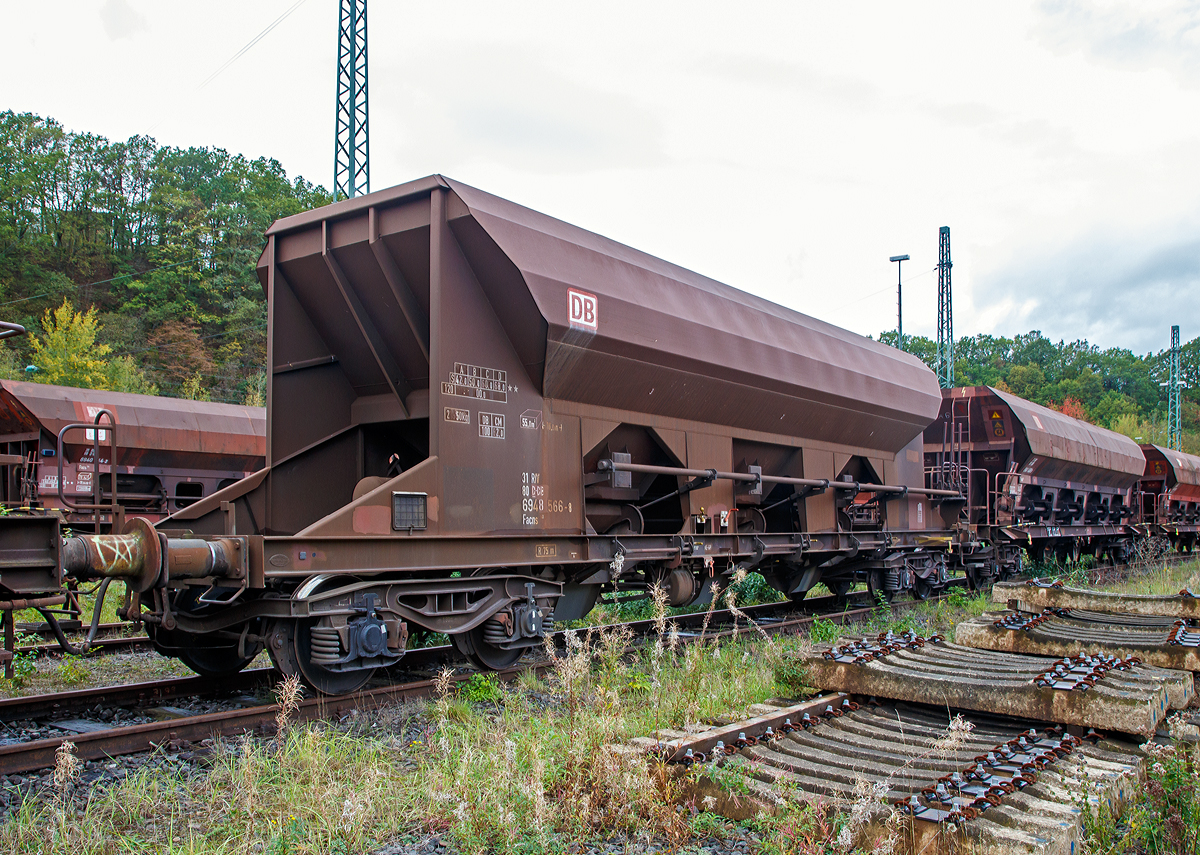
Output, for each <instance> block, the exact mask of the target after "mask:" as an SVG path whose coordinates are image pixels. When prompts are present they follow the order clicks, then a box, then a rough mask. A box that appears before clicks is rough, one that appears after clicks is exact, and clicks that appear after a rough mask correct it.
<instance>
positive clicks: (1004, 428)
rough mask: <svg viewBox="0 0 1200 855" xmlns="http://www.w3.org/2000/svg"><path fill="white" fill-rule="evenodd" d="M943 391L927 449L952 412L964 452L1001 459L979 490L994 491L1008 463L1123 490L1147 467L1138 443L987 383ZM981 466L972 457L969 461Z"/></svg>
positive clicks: (945, 436) (942, 436)
mask: <svg viewBox="0 0 1200 855" xmlns="http://www.w3.org/2000/svg"><path fill="white" fill-rule="evenodd" d="M942 394H943V396H944V400H943V402H942V409H941V413H940V418H939V419H938V420H937V421H935V422H933V423H932V424H931V425H930V426H929V428H928V429H926V431H925V434H924V441H925V452H926V453H927V454H930V453H937V452H938V451H940V449H941V448H942V446H943V443H944V442H946V441H947V440H949V438H950V435H949V433H948V432H947V422H946V418H947V417H948V416H949V415H950V414H951V413H953V415H954V420H953V424H954V426H955V427H954V431H955V432H959V431H961V433H956V434H955V436H956V440H957V441H958V442H960V443H961V448H962V449H963V450H964V451H974V452H987V451H991V452H995V453H998V454H999V455H1001V457H1002V461H1001V462H1002V465H1000V466H999V468H996V467H992V468H990V469H988V476H987V477H988V483H987V485H986V487H984V485H982V484H980V485H978V487H977V489H986V490H994V489H995V488H996V484H995V483H994V482H995V475H996V474H997V473H998V472H1000V471H1008V466H1009V463H1010V462H1011V463H1016V464H1017V469H1016V470H1015V471H1016V472H1017V473H1019V475H1021V476H1023V477H1030V476H1032V477H1035V478H1041V479H1048V480H1050V481H1057V482H1070V483H1071V484H1072V485H1073V486H1072V489H1080V488H1083V489H1086V488H1087V487H1089V486H1092V487H1102V488H1108V489H1115V490H1121V491H1123V490H1127V489H1129V488H1130V487H1131V486H1133V484H1134V483H1135V482H1136V481H1137V480H1138V478H1139V477H1141V476H1142V473H1143V471H1144V470H1145V465H1146V461H1145V458H1144V457H1143V456H1142V452H1141V449H1140V448H1139V447H1138V444H1137V443H1136V442H1134V441H1133V440H1131V439H1129V438H1128V437H1125V436H1122V435H1121V434H1118V433H1114V432H1113V431H1109V430H1105V429H1104V428H1101V427H1097V426H1095V425H1091V424H1088V423H1086V422H1082V421H1079V420H1078V419H1073V418H1071V417H1070V416H1066V415H1063V414H1062V413H1059V412H1056V411H1054V410H1051V409H1048V408H1046V407H1042V406H1040V405H1038V404H1034V403H1032V402H1031V401H1026V400H1024V399H1023V398H1018V397H1017V396H1015V395H1011V394H1009V393H1007V392H1001V391H999V390H997V389H993V388H991V387H990V386H967V387H962V388H958V389H946V390H944V391H943V393H942ZM1010 455H1011V456H1010ZM980 464H981V460H980V459H976V458H972V463H971V465H973V466H979V465H980ZM984 468H987V467H986V466H985V467H984Z"/></svg>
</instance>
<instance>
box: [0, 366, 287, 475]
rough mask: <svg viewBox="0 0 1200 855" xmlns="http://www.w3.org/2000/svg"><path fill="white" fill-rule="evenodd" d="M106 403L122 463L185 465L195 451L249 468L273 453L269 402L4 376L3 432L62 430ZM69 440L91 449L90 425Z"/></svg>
mask: <svg viewBox="0 0 1200 855" xmlns="http://www.w3.org/2000/svg"><path fill="white" fill-rule="evenodd" d="M101 408H103V409H106V410H108V411H109V412H111V413H113V414H114V415H115V416H116V419H117V424H118V426H119V427H118V430H119V435H120V442H121V455H122V456H121V461H120V462H121V464H122V465H128V466H172V467H180V466H186V465H187V463H185V462H181V461H182V460H184V459H186V458H188V457H190V458H191V459H192V460H193V461H204V462H205V463H206V464H207V465H208V466H209V467H210V468H221V469H244V470H250V469H256V468H258V466H259V465H261V459H262V458H263V457H264V456H265V454H266V410H265V409H264V408H262V407H244V406H240V405H237V404H216V403H211V402H209V401H189V400H183V399H179V398H160V397H155V396H152V395H134V394H130V393H126V392H105V391H100V390H95V389H74V388H71V387H67V386H49V385H45V384H42V383H26V382H24V381H20V380H0V434H5V435H7V434H15V433H26V432H30V431H37V430H39V429H41V430H45V431H47V432H48V433H49V434H50V435H51V436H57V435H58V432H59V430H61V429H62V427H63V426H64V425H68V424H73V423H77V422H88V423H90V422H92V421H94V416H95V411H97V410H99V409H101ZM68 442H69V443H75V444H77V445H78V447H79V448H80V449H83V448H84V447H85V445H86V447H88V448H90V447H91V442H90V440H88V441H87V442H86V443H85V440H84V433H83V431H78V432H76V433H74V434H70V435H68Z"/></svg>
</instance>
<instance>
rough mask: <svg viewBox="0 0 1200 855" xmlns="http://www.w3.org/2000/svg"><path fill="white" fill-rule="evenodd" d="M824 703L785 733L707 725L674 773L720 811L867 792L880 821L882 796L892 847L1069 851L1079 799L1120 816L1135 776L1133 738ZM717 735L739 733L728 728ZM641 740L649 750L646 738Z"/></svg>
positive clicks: (914, 709)
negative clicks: (713, 730)
mask: <svg viewBox="0 0 1200 855" xmlns="http://www.w3.org/2000/svg"><path fill="white" fill-rule="evenodd" d="M831 706H833V707H834V709H833V710H832V711H831V712H830V713H817V714H815V715H810V717H809V719H808V720H807V721H805V723H804V724H803V725H802V726H797V727H795V728H794V729H793V728H787V729H782V730H781V729H780V728H778V727H774V728H773V732H772V733H770V734H765V735H764V733H749V732H747V733H746V734H745V736H746V738H745V739H740V738H735V739H734V740H733V741H725V740H722V744H721V745H720V746H719V747H718V746H716V745H715V743H713V739H712V738H711V735H710V734H709V733H708V732H701V733H699V734H695V735H694V736H692V737H690V740H691V743H690V744H692V745H702V746H710V747H708V750H706V751H703V752H701V751H699V750H693V753H692V755H691V756H689V757H687V758H686V761H684V762H685V763H686V765H687V767H688V768H689V770H690V774H689V775H688V776H687V778H686V779H683V780H685V781H686V782H695V783H694V784H693V786H695V787H696V788H697V791H696V792H695V795H696V796H698V797H704V796H712V797H713V798H714V799H715V801H716V804H717V805H718V807H717V809H718V810H722V809H723V808H725V807H733V808H734V810H735V812H736V811H737V810H738V809H743V810H744V803H745V802H746V801H751V800H752V801H753V803H754V804H755V805H756V806H759V807H760V809H765V810H771V809H772V807H773V806H775V805H780V804H784V803H786V801H787V800H789V799H795V798H799V799H810V800H817V801H822V802H826V801H829V800H831V799H832V800H833V801H834V802H837V803H844V804H848V803H860V802H862V801H864V800H865V802H866V803H867V805H868V810H869V811H870V812H871V813H873V814H876V815H878V818H879V819H883V818H884V817H885V816H886V809H885V807H884V804H885V803H886V802H891V803H892V804H893V805H895V806H896V807H897V808H898V809H899V810H900V811H901V812H902V814H904V815H905V818H906V826H905V827H903V828H902V829H901V834H900V835H899V838H900V839H899V841H898V845H899V851H902V852H913V853H916V852H932V851H944V850H943V849H942V848H941V847H942V846H946V847H949V846H951V845H957V846H963V845H966V846H968V847H971V846H973V847H975V848H977V849H978V851H987V852H996V853H1018V852H1020V853H1039V855H1040V853H1062V855H1070V853H1073V852H1076V851H1078V847H1079V845H1080V844H1081V842H1082V835H1083V828H1082V819H1083V811H1082V810H1081V804H1082V801H1081V800H1082V799H1087V800H1088V802H1089V803H1090V807H1091V809H1092V810H1093V811H1095V810H1097V809H1099V808H1101V807H1104V808H1107V809H1108V810H1109V811H1111V812H1112V813H1113V814H1114V815H1120V813H1121V812H1122V810H1123V808H1124V807H1125V806H1126V805H1127V804H1128V803H1130V802H1131V801H1133V799H1134V798H1135V797H1136V793H1137V792H1138V789H1139V785H1140V781H1141V779H1142V776H1143V774H1144V762H1143V755H1142V753H1141V751H1140V750H1139V749H1138V748H1137V747H1136V746H1135V745H1134V744H1132V743H1129V742H1125V741H1123V740H1120V739H1116V738H1108V737H1104V736H1101V735H1099V734H1094V735H1091V736H1088V737H1085V738H1083V739H1080V738H1078V737H1076V736H1072V735H1070V734H1067V733H1064V732H1063V731H1062V729H1061V728H1046V727H1044V726H1043V727H1033V728H1030V727H1029V725H1028V724H1026V723H1021V722H1014V721H1011V720H1003V719H997V718H994V717H991V716H988V715H981V714H972V713H967V714H965V718H966V722H965V723H966V725H967V726H966V727H965V728H964V727H963V726H962V725H963V723H964V722H963V719H960V720H959V722H957V723H956V730H955V731H953V732H952V731H951V721H950V720H951V715H952V714H951V713H948V712H947V710H946V709H945V708H938V707H926V706H911V705H903V704H902V705H864V706H862V707H859V706H858V705H857V704H853V705H848V706H846V707H843V706H842V705H841V704H834V705H831ZM776 715H777V714H776ZM760 717H761V716H760ZM746 724H747V725H749V722H747V723H746ZM723 731H724V732H731V731H738V732H739V735H740V729H739V727H738V726H737V725H734V726H732V727H727V728H724V729H723ZM710 743H713V744H712V745H710ZM639 744H640V745H641V746H642V747H644V748H646V749H647V750H649V751H652V752H653V751H654V750H655V746H654V744H653V741H652V740H640V741H639ZM681 765H683V764H681ZM716 767H720V768H722V769H723V772H722V774H721V776H720V777H719V778H718V777H716V776H713V775H710V774H707V773H706V770H707V769H715V768H716ZM734 770H737V771H740V772H741V773H742V776H743V777H742V778H741V782H740V784H739V785H738V786H737V790H738V792H739V794H740V795H739V796H738V797H733V796H730V795H729V793H728V787H729V783H728V782H729V775H730V773H731V772H732V771H734ZM697 772H699V773H700V774H699V775H698V774H697ZM719 782H724V783H723V785H722V783H719ZM872 804H874V805H875V807H874V808H871V807H870V805H872Z"/></svg>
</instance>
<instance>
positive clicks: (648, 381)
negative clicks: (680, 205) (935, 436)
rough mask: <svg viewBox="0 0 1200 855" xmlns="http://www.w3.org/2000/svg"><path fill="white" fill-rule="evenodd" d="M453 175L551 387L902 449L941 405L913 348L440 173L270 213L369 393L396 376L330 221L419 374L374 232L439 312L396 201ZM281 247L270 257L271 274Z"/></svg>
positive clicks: (302, 290) (475, 259) (330, 339)
mask: <svg viewBox="0 0 1200 855" xmlns="http://www.w3.org/2000/svg"><path fill="white" fill-rule="evenodd" d="M439 191H440V192H446V191H448V192H447V197H448V199H447V203H446V210H447V219H448V221H449V224H450V230H451V232H452V233H453V235H454V238H455V240H456V241H457V244H458V247H459V249H461V251H462V253H463V256H464V257H465V259H466V261H467V263H468V264H469V265H470V267H471V270H472V272H473V274H474V276H475V278H476V280H477V281H478V282H479V285H480V287H481V289H482V290H483V292H484V293H485V294H486V295H487V297H488V299H489V301H490V303H491V305H492V307H493V310H494V311H495V313H496V315H497V317H498V318H499V320H500V322H501V323H502V324H503V325H504V327H505V330H506V333H507V335H508V338H509V339H510V340H511V341H512V342H513V346H514V348H515V349H516V350H517V351H518V353H519V354H520V355H521V357H522V362H523V363H524V365H525V367H526V369H527V370H528V372H529V374H530V377H531V380H532V381H533V382H534V383H535V384H537V385H538V387H539V388H540V390H541V392H542V394H543V395H544V396H545V397H547V398H554V399H560V400H567V401H577V402H580V403H584V404H594V405H598V406H604V407H612V408H616V409H622V410H630V411H634V412H649V413H653V414H656V415H662V416H667V417H672V418H681V419H691V420H695V421H701V422H710V423H715V424H722V425H730V426H737V427H744V428H748V429H755V430H763V431H767V432H772V433H789V434H792V435H796V436H803V437H812V438H818V439H825V440H828V441H831V442H838V443H844V444H849V445H861V446H864V447H868V448H878V449H887V450H890V451H898V450H899V449H901V448H903V447H904V446H905V445H906V444H907V443H908V442H909V441H910V440H911V439H912V438H913V437H914V436H916V435H917V434H919V433H920V432H921V431H922V430H923V429H924V428H925V426H926V425H928V424H929V423H930V422H931V421H932V420H933V419H934V418H936V416H937V413H938V408H939V406H940V403H941V393H940V389H939V388H938V384H937V380H936V378H935V376H934V374H933V373H932V372H931V371H930V370H929V369H928V368H927V367H926V366H925V365H924V364H923V363H922V362H921V361H920V360H919V359H917V358H916V357H914V356H911V355H909V354H906V353H903V352H901V351H899V350H896V349H895V348H891V347H888V346H886V345H883V344H881V343H879V342H876V341H872V340H870V339H867V338H865V337H862V336H859V335H856V334H854V333H851V332H848V331H846V330H844V329H840V328H838V327H836V326H834V325H832V324H829V323H826V322H824V321H820V320H816V319H814V318H811V317H808V316H806V315H803V314H801V313H800V312H797V311H793V310H791V309H788V308H785V307H783V306H779V305H776V304H774V303H771V302H770V301H768V300H765V299H762V298H760V297H756V296H754V295H752V294H748V293H746V292H745V291H740V290H738V289H736V288H733V287H731V286H729V285H725V284H723V283H721V282H717V281H715V280H713V279H709V278H707V277H705V276H701V275H700V274H698V273H694V272H692V271H690V270H687V269H685V268H683V267H679V266H678V265H675V264H671V263H669V262H667V261H663V260H662V259H659V258H656V257H654V256H652V255H649V254H647V253H644V252H641V251H639V250H636V249H632V248H630V247H628V246H625V245H623V244H620V243H617V242H616V241H613V240H610V239H608V238H605V237H602V236H600V235H597V234H595V233H592V232H589V231H587V230H585V229H582V228H579V227H577V226H573V225H570V224H568V223H565V222H563V221H561V220H557V219H554V218H553V217H550V216H547V215H545V214H541V213H538V212H537V211H533V210H530V209H529V208H525V207H522V206H521V205H518V204H515V203H513V202H510V201H507V200H505V199H501V198H499V197H497V196H493V195H491V194H488V193H485V192H483V191H481V190H477V189H475V188H473V187H470V186H468V185H465V184H462V183H461V182H458V181H453V180H450V179H446V178H442V177H441V176H432V177H430V178H426V179H422V180H420V181H415V182H411V183H409V184H405V185H401V186H399V187H394V188H391V189H389V190H383V191H379V192H377V193H372V194H369V195H366V196H361V197H357V198H354V199H349V200H345V201H342V202H339V203H336V204H334V205H331V206H328V207H325V208H320V209H317V210H314V211H309V212H305V213H302V214H297V215H295V216H293V217H288V218H286V219H282V220H280V221H278V222H277V223H275V225H274V226H272V228H271V230H270V231H269V234H271V235H275V236H277V237H278V239H279V241H280V243H279V244H278V249H277V250H276V252H277V255H276V259H275V261H276V263H277V264H278V266H279V269H280V271H281V272H282V273H284V274H285V276H286V279H287V281H288V282H289V283H290V284H291V286H292V288H293V289H294V290H295V291H296V292H297V293H298V294H299V295H300V297H301V300H302V302H303V301H308V306H309V308H307V314H308V315H309V317H310V319H312V320H313V323H314V326H317V327H319V328H320V331H321V334H322V336H323V337H324V338H325V340H326V343H327V344H328V346H329V348H330V352H332V353H334V354H336V355H337V358H338V361H339V363H340V365H341V367H342V370H343V371H345V372H346V374H347V378H348V380H349V381H350V383H351V385H352V386H353V387H354V388H355V389H356V390H357V393H358V394H359V395H360V396H362V395H369V394H378V393H380V392H383V391H386V388H387V387H386V386H384V385H383V381H384V380H385V378H384V377H383V375H382V372H381V371H380V370H379V368H378V367H377V365H376V364H375V362H374V361H372V359H371V353H370V351H368V350H367V349H366V348H367V346H368V342H366V341H364V337H363V336H362V335H361V334H360V333H359V332H358V330H357V329H356V328H355V322H354V319H353V316H352V314H349V313H347V312H346V311H345V306H342V305H341V303H340V301H341V298H340V296H339V293H338V287H339V283H338V282H336V281H335V280H334V279H333V278H332V277H331V276H330V275H329V273H328V272H327V271H326V270H325V266H324V265H323V264H321V258H320V254H321V251H322V246H321V244H320V241H321V240H322V239H323V238H321V234H322V230H323V229H325V228H326V227H328V231H327V234H328V238H325V239H328V240H329V241H330V249H331V250H333V251H336V253H337V255H338V258H339V263H340V266H341V267H342V268H344V270H345V274H346V278H347V279H348V280H349V283H348V284H349V286H350V287H351V288H352V289H353V290H354V291H355V292H356V296H357V299H358V300H359V301H360V302H361V303H362V305H363V306H364V307H366V309H367V311H368V312H369V313H370V314H371V316H372V318H373V319H374V320H375V322H376V323H377V325H378V326H379V329H380V332H381V334H382V337H384V338H386V339H390V340H389V342H388V344H389V347H390V348H391V350H392V351H393V353H394V354H395V355H396V361H397V363H399V364H400V365H401V366H402V368H403V369H404V373H405V374H406V376H407V378H408V380H409V381H410V383H411V385H412V386H413V388H420V387H422V386H424V385H425V384H426V383H428V382H429V381H428V373H429V366H428V362H427V361H421V351H420V350H419V348H418V347H417V346H415V345H414V344H413V342H412V341H404V340H402V339H405V338H408V339H411V338H412V335H411V334H409V333H408V332H407V330H406V328H405V327H404V326H403V324H402V323H395V322H394V321H393V320H392V319H391V316H392V315H396V316H398V315H399V311H398V309H397V308H396V303H395V302H394V301H391V298H390V297H389V296H388V291H387V288H388V285H387V282H386V281H385V275H384V274H383V273H382V272H381V271H380V270H379V269H377V267H376V266H375V264H374V261H373V260H372V258H371V252H370V250H368V249H367V244H368V242H369V240H370V237H369V235H370V232H371V230H373V229H377V230H378V239H379V240H380V241H382V242H383V243H384V244H385V245H386V246H387V248H388V252H390V253H391V255H392V256H394V259H395V261H396V263H397V265H398V267H399V268H400V269H401V270H403V271H404V274H405V275H406V277H407V279H408V280H409V284H410V285H411V286H412V290H413V292H414V293H415V294H416V300H417V302H418V303H419V304H420V305H421V307H422V308H423V310H424V311H425V313H426V323H428V309H429V281H430V272H429V267H430V265H429V255H428V245H429V241H428V239H427V238H426V239H425V241H424V244H423V245H422V243H421V241H420V240H415V239H412V238H410V237H406V236H405V234H403V233H402V231H403V230H407V231H408V234H410V235H411V234H414V233H416V230H417V228H418V226H419V224H420V220H419V219H417V218H416V217H415V216H411V215H405V216H400V215H399V213H397V212H396V211H397V209H399V208H400V207H401V206H408V207H409V208H412V207H413V205H414V202H416V203H417V204H424V206H425V210H426V211H428V209H429V208H430V207H431V206H430V204H429V203H428V202H427V201H426V202H422V201H421V200H422V198H423V197H424V198H427V197H429V195H430V194H432V193H436V192H439ZM639 204H640V203H639ZM389 211H390V213H389ZM429 216H430V215H429V214H428V213H426V214H425V217H426V219H425V220H424V223H425V224H426V225H427V224H428V223H429V219H428V218H429ZM314 232H315V233H316V234H315V235H314ZM372 249H377V248H375V247H372ZM271 251H272V250H271V248H270V247H268V250H267V252H266V253H264V256H263V259H262V260H261V261H260V265H259V267H260V276H261V277H262V279H263V281H264V286H265V284H266V279H267V270H268V269H269V267H270V265H271V263H272V259H271V258H269V257H268V256H269V253H270V252H271ZM344 284H346V283H343V285H344ZM571 289H573V290H576V291H582V292H586V294H588V295H591V296H594V297H595V299H596V307H597V324H596V329H595V330H594V331H590V330H585V331H581V330H580V329H579V328H578V326H576V327H572V325H571V323H570V321H569V318H568V290H571ZM376 295H378V296H376ZM318 306H319V307H320V308H318ZM389 330H391V331H393V332H392V333H391V334H389ZM282 334H283V333H282V332H281V331H279V330H275V331H273V332H272V335H273V336H277V335H282Z"/></svg>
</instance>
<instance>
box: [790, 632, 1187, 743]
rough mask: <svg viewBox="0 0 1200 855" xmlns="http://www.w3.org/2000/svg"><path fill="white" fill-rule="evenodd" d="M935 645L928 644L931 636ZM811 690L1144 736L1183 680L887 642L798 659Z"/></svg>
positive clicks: (1097, 665) (1124, 667) (1127, 668)
mask: <svg viewBox="0 0 1200 855" xmlns="http://www.w3.org/2000/svg"><path fill="white" fill-rule="evenodd" d="M935 638H936V637H935ZM804 664H805V667H806V668H807V671H808V677H809V681H810V682H811V683H812V685H813V686H815V687H817V688H819V689H825V690H828V691H836V692H848V693H850V694H855V695H868V696H875V697H879V698H888V699H891V700H897V701H909V702H915V703H937V704H944V705H946V706H948V707H952V708H956V709H963V710H974V711H979V712H988V713H994V714H997V715H1006V716H1013V717H1017V718H1024V719H1030V720H1033V721H1045V722H1054V723H1056V724H1063V725H1075V726H1079V727H1094V728H1102V729H1105V730H1115V731H1119V732H1121V733H1131V734H1137V735H1139V736H1143V737H1149V736H1152V735H1153V734H1154V731H1155V730H1156V728H1157V727H1158V724H1159V722H1161V721H1162V720H1163V718H1164V717H1165V716H1166V714H1167V711H1168V710H1169V709H1170V708H1171V704H1170V699H1169V693H1168V690H1167V683H1168V682H1177V683H1182V682H1184V681H1185V680H1186V683H1187V686H1186V688H1184V689H1181V690H1179V692H1178V694H1177V697H1187V698H1188V699H1190V697H1191V674H1188V673H1185V672H1179V671H1165V670H1162V669H1157V668H1153V669H1152V668H1149V667H1148V666H1145V665H1140V664H1130V663H1114V662H1112V661H1109V662H1102V661H1100V660H1099V659H1098V658H1097V659H1093V660H1092V661H1089V662H1087V663H1084V664H1078V665H1077V664H1074V663H1072V664H1071V665H1069V666H1067V667H1065V668H1064V669H1063V673H1062V674H1056V673H1053V672H1052V669H1053V667H1054V666H1055V665H1056V663H1054V662H1053V661H1052V660H1049V659H1043V658H1040V657H1032V656H1017V655H1013V654H1009V653H997V652H992V651H982V650H974V649H972V648H969V647H961V646H958V645H955V644H949V643H946V642H942V641H934V640H930V641H926V640H925V639H921V638H919V637H909V636H907V635H906V636H890V635H889V636H888V637H887V638H880V639H864V640H863V641H861V642H852V643H850V644H846V645H839V646H837V647H834V648H833V649H832V650H830V651H825V652H824V653H823V654H810V655H809V656H807V657H805V658H804Z"/></svg>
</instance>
